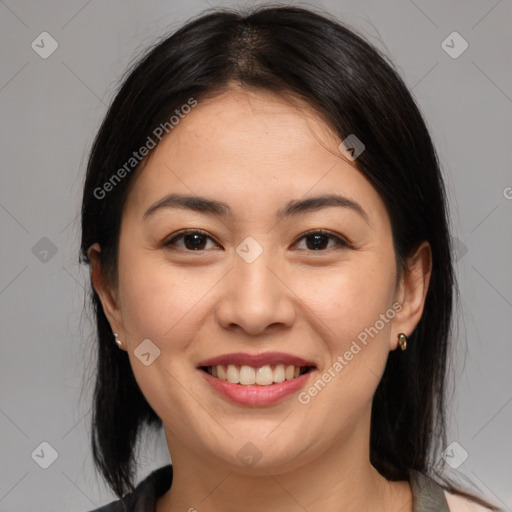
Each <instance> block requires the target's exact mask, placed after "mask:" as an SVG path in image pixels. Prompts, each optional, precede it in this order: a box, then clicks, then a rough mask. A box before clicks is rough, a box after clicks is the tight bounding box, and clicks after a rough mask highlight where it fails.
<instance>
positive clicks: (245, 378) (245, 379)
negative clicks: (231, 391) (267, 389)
mask: <svg viewBox="0 0 512 512" xmlns="http://www.w3.org/2000/svg"><path fill="white" fill-rule="evenodd" d="M240 384H243V385H248V384H256V370H255V369H254V368H252V367H251V366H245V365H244V366H241V367H240Z"/></svg>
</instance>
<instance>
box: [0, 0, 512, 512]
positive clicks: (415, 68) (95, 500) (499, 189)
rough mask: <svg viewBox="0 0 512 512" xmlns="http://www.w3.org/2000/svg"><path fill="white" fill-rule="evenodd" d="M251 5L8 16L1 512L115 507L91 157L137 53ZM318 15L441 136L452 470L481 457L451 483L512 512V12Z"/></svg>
mask: <svg viewBox="0 0 512 512" xmlns="http://www.w3.org/2000/svg"><path fill="white" fill-rule="evenodd" d="M235 4H237V3H236V2H224V3H221V2H219V3H217V2H213V1H210V2H204V1H194V2H192V1H191V2H188V3H187V4H186V6H184V5H183V3H180V2H179V1H176V0H173V1H171V0H168V1H161V2H151V3H143V2H135V1H130V2H121V1H120V0H117V1H109V2H99V1H91V0H89V1H84V0H73V1H67V2H64V1H50V0H46V1H41V2H35V1H33V2H28V1H14V0H6V1H1V2H0V17H1V18H0V43H1V47H2V68H1V73H0V113H1V114H0V115H1V155H2V159H1V165H2V172H1V187H0V228H1V233H2V244H1V249H0V250H1V267H0V269H1V270H0V308H1V309H0V315H1V316H0V322H1V356H0V429H1V438H0V448H1V454H0V460H1V465H0V511H31V510H37V511H39V512H45V511H55V510H67V511H85V510H89V509H91V508H94V507H96V506H99V505H100V504H103V503H106V502H109V501H111V500H113V499H114V498H115V496H114V495H113V494H111V493H110V492H109V491H108V489H107V488H106V487H105V485H104V484H103V482H102V480H101V479H100V477H99V476H97V474H96V473H95V471H94V469H93V466H92V459H91V453H90V448H89V434H90V427H89V420H90V407H91V406H90V398H91V391H92V381H90V380H87V378H86V377H84V372H85V370H86V367H87V365H93V364H94V353H93V352H92V350H91V347H92V341H93V340H92V338H91V333H92V332H93V331H92V324H91V322H90V319H91V316H90V315H88V314H86V313H83V303H84V293H85V283H87V281H88V270H87V268H86V267H81V266H80V265H79V264H78V262H77V260H78V247H79V243H78V242H79V229H78V228H79V223H78V217H77V215H78V212H79V207H80V195H81V186H82V180H83V176H84V170H85V163H86V157H87V151H88V150H89V148H90V145H91V143H92V140H93V137H94V134H95V132H96V130H97V129H98V128H99V124H100V121H101V119H102V118H103V116H104V114H105V112H106V108H107V105H108V103H109V101H110V100H111V99H112V97H113V93H114V90H115V86H116V81H117V80H118V79H119V77H120V76H121V74H122V73H123V72H124V70H125V69H126V67H127V65H128V64H129V62H130V61H131V60H132V58H133V57H134V56H135V55H136V54H137V52H139V51H141V50H143V49H144V48H145V47H146V46H147V45H148V44H150V43H151V42H152V41H153V40H154V39H155V38H157V37H159V36H160V35H162V34H164V33H165V32H166V31H168V30H171V29H175V28H176V27H178V26H179V25H180V24H181V23H182V22H184V21H185V20H186V19H187V18H188V17H189V16H191V15H193V14H196V13H198V12H199V11H201V10H203V9H205V8H207V7H209V6H216V5H235ZM238 5H241V4H240V3H238ZM302 5H307V4H302ZM309 5H319V6H322V7H323V8H325V9H326V10H328V11H330V12H332V13H334V14H335V15H337V16H339V18H340V19H342V20H344V21H346V22H348V23H349V24H351V25H352V26H353V27H354V28H355V29H356V30H357V31H358V32H359V33H361V34H362V35H364V36H365V37H367V39H368V40H369V41H370V42H372V43H373V44H374V45H376V46H377V47H379V48H381V49H383V50H384V51H385V52H386V54H388V55H389V56H390V57H391V59H392V60H393V62H394V63H395V64H396V66H397V68H398V70H399V72H400V74H401V76H402V77H403V78H404V80H405V82H406V84H407V85H408V86H409V87H410V88H411V89H412V91H413V94H414V95H415V97H416V98H417V99H418V102H419V104H420V106H421V109H422V111H423V113H424V116H425V118H426V120H427V123H428V126H429V128H430V129H431V132H432V135H433V137H434V141H435V143H436V146H437V149H438V152H439V156H440V159H441V163H442V165H443V168H444V171H445V176H446V182H447V187H448V194H449V200H450V202H451V204H450V207H451V212H452V217H453V236H454V237H455V238H457V241H458V242H457V243H458V250H457V258H458V263H457V265H458V270H457V273H458V278H459V281H460V287H461V305H460V312H459V315H458V316H459V322H458V323H459V329H458V331H457V337H456V338H457V339H456V350H455V353H454V354H453V364H452V365H451V372H452V373H451V375H452V376H451V382H452V383H453V385H454V386H455V392H454V395H453V399H452V400H451V401H450V403H449V405H450V410H449V424H450V430H449V440H450V442H457V443H458V445H454V446H452V447H451V448H450V449H449V451H448V453H449V457H448V458H450V462H451V463H452V464H453V465H455V464H454V463H453V462H452V461H454V460H458V463H459V464H460V462H461V461H462V459H463V456H464V453H465V452H467V454H468V457H467V459H466V460H465V461H464V462H463V463H462V464H461V465H459V466H458V467H457V468H452V467H451V466H449V465H446V467H447V469H448V470H449V471H450V474H452V475H455V476H459V477H460V478H462V479H464V477H468V478H470V479H471V480H472V481H473V482H474V483H475V484H476V485H477V486H478V488H479V489H480V490H481V491H482V492H483V493H484V494H485V495H487V496H488V497H489V498H490V499H491V500H494V501H495V502H496V503H497V504H499V505H501V506H502V507H504V508H505V509H506V510H512V462H511V461H512V443H511V441H510V432H511V431H512V429H511V424H512V403H511V402H512V385H511V384H512V377H511V362H512V343H511V335H510V333H511V331H512V320H511V319H512V272H511V270H510V262H511V261H512V260H511V257H510V256H511V253H512V237H511V236H510V234H511V217H512V188H511V187H512V173H511V163H510V162H511V161H512V149H511V148H512V143H511V134H512V115H511V114H512V72H511V64H512V55H511V53H512V25H511V20H512V2H511V0H500V1H497V0H488V1H487V0H481V1H476V0H474V1H452V2H445V1H440V0H439V1H429V2H427V1H422V2H420V0H416V1H415V2H413V1H411V0H394V1H386V2H383V1H370V0H366V1H361V0H357V1H356V0H354V1H338V2H334V1H326V2H316V3H315V2H311V3H310V4H309ZM45 31H46V32H48V33H49V34H51V36H52V37H53V38H54V39H55V40H56V41H57V43H58V48H57V50H56V51H55V52H54V53H53V54H52V55H50V56H49V57H48V58H46V59H43V58H41V57H40V56H39V54H38V53H36V51H34V50H33V49H32V47H31V43H32V42H33V41H34V40H35V41H36V43H37V42H38V41H40V38H38V36H39V35H40V34H41V33H42V32H45ZM453 31H457V32H458V33H460V34H461V36H462V37H463V38H464V39H465V40H466V41H467V43H468V44H469V47H468V49H467V50H466V51H465V52H464V53H462V54H461V55H460V56H459V57H458V58H452V57H451V56H450V55H448V53H447V52H446V51H445V50H444V49H443V47H442V46H441V43H442V42H443V41H444V40H445V39H446V38H447V36H448V35H449V34H451V33H452V32H453ZM44 37H46V36H44ZM39 44H40V46H42V45H41V43H39ZM447 44H449V45H450V46H453V48H452V50H451V51H457V50H459V49H460V48H462V47H461V45H460V44H461V41H457V40H454V42H453V43H452V42H451V40H450V39H448V42H447ZM45 48H46V49H48V48H49V43H48V40H46V43H45ZM397 200H400V198H397ZM41 239H43V240H42V241H41ZM47 239H48V240H47ZM52 249H53V252H55V250H56V253H55V254H53V253H52ZM45 250H47V251H48V252H44V251H45ZM86 375H88V374H86ZM83 383H84V387H83V392H81V390H82V384H83ZM44 441H45V442H47V443H49V444H50V445H51V446H52V447H53V448H54V449H55V450H56V451H57V452H58V457H57V459H56V460H55V461H54V462H53V464H51V465H50V466H49V467H48V468H47V469H43V468H42V467H40V465H39V464H38V463H36V460H37V461H39V462H41V463H44V460H43V459H45V458H46V461H47V462H48V461H49V460H50V459H48V457H51V453H50V451H49V449H48V448H45V447H44V446H43V448H42V449H43V452H41V447H40V443H42V442H44ZM452 449H454V451H451V450H452ZM34 450H36V452H35V453H39V455H40V457H39V458H37V456H36V455H34V457H33V456H32V455H31V454H32V453H33V452H34ZM45 450H46V451H45ZM462 450H465V452H464V451H462ZM142 452H143V453H141V455H140V459H139V460H140V469H139V473H138V479H139V480H140V479H142V478H143V477H144V476H146V475H147V474H148V472H149V471H150V470H152V469H154V468H157V467H160V466H161V465H163V464H165V463H168V461H169V455H168V452H167V447H166V444H165V440H164V437H163V435H161V436H160V437H156V438H155V439H154V440H147V441H146V442H145V443H144V444H143V449H142ZM43 454H44V455H43ZM448 458H447V459H446V460H448Z"/></svg>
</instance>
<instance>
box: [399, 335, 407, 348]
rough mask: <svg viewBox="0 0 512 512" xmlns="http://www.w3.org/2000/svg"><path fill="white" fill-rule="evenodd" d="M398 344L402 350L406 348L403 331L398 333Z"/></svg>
mask: <svg viewBox="0 0 512 512" xmlns="http://www.w3.org/2000/svg"><path fill="white" fill-rule="evenodd" d="M398 344H399V345H400V348H401V349H402V350H405V349H406V348H407V336H406V335H405V334H404V333H403V332H401V333H400V334H399V335H398Z"/></svg>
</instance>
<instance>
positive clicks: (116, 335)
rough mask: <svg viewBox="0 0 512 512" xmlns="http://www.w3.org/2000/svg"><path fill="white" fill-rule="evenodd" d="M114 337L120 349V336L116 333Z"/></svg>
mask: <svg viewBox="0 0 512 512" xmlns="http://www.w3.org/2000/svg"><path fill="white" fill-rule="evenodd" d="M114 336H115V337H116V343H117V346H118V347H120V346H121V340H118V339H117V337H118V336H119V334H117V333H116V332H115V333H114Z"/></svg>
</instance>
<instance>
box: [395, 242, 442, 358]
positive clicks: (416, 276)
mask: <svg viewBox="0 0 512 512" xmlns="http://www.w3.org/2000/svg"><path fill="white" fill-rule="evenodd" d="M406 263H407V270H406V271H405V273H404V275H403V276H402V277H401V278H400V282H399V285H398V290H397V294H396V301H397V302H399V303H400V304H401V305H402V309H401V310H400V311H398V312H397V314H396V315H395V318H394V319H393V331H392V332H393V334H392V336H391V340H390V346H389V348H390V350H395V349H396V348H397V346H398V335H399V334H400V333H402V332H403V333H404V334H405V335H406V336H410V335H411V333H412V332H413V331H414V329H415V328H416V326H417V325H418V322H419V321H420V319H421V315H422V314H423V308H424V306H425V297H426V296H427V291H428V286H429V283H430V276H431V274H432V251H431V248H430V244H429V243H428V242H427V241H424V242H422V243H421V244H420V245H419V246H418V248H417V249H416V252H415V253H414V254H413V255H412V256H410V257H409V258H407V261H406Z"/></svg>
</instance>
